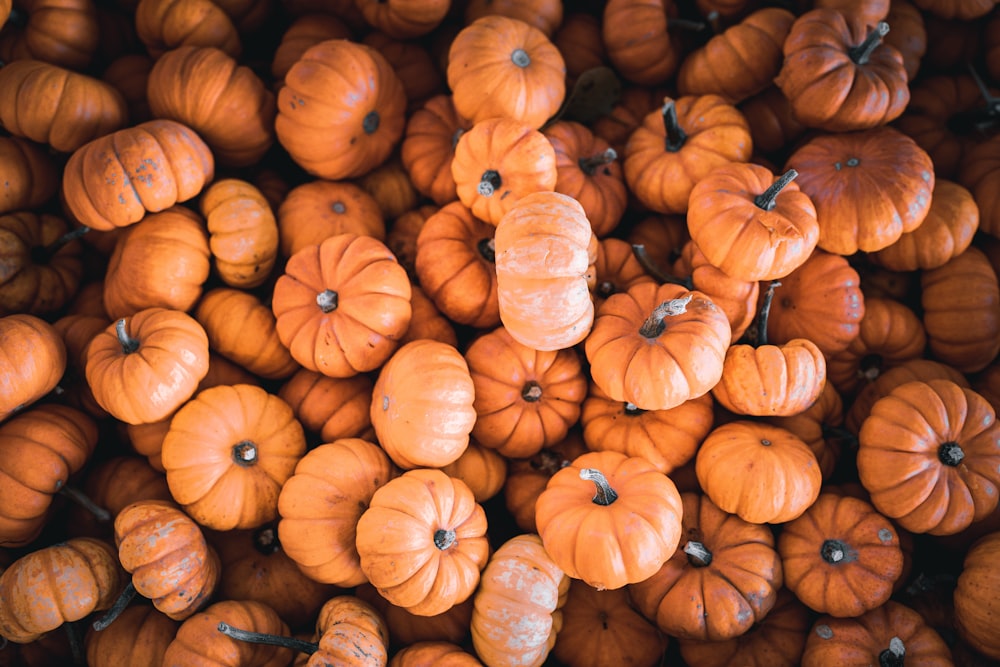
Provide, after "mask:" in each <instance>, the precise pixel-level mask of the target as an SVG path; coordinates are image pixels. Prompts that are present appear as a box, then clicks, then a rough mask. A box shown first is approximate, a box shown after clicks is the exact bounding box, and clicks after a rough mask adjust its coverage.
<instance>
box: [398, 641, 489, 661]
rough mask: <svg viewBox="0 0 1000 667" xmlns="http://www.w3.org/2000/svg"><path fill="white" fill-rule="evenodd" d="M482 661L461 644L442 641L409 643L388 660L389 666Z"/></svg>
mask: <svg viewBox="0 0 1000 667" xmlns="http://www.w3.org/2000/svg"><path fill="white" fill-rule="evenodd" d="M482 664H483V663H481V662H479V661H478V660H476V658H475V656H473V655H472V654H470V653H466V652H465V651H464V650H463V649H462V647H461V646H458V645H457V644H452V643H451V642H444V641H424V642H417V643H415V644H410V645H409V646H407V647H406V648H404V649H402V650H401V651H399V652H398V653H396V655H394V656H393V657H392V660H390V661H389V667H433V666H434V665H440V666H441V667H481V666H482Z"/></svg>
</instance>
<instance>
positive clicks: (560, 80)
mask: <svg viewBox="0 0 1000 667" xmlns="http://www.w3.org/2000/svg"><path fill="white" fill-rule="evenodd" d="M447 76H448V87H449V88H451V90H452V91H454V92H453V101H454V103H455V110H456V111H457V112H458V115H459V116H461V117H462V118H466V119H468V120H469V121H471V122H473V123H478V122H480V121H483V120H486V119H489V118H497V117H507V118H512V119H514V120H517V121H520V122H522V123H525V124H527V125H529V126H530V127H533V128H539V127H541V126H542V125H543V124H544V123H545V121H546V120H548V119H549V118H550V117H551V116H552V115H554V114H555V112H556V110H558V109H559V105H561V104H562V102H563V98H564V97H565V95H566V84H565V78H566V63H565V62H564V61H563V58H562V55H561V54H560V53H559V49H557V48H556V47H555V45H554V44H552V42H551V41H549V38H548V37H546V36H545V33H543V32H542V31H541V30H539V29H538V28H535V27H534V26H531V25H528V24H527V23H525V22H524V21H521V20H518V19H513V18H508V17H506V16H499V15H490V16H484V17H482V18H478V19H476V20H475V21H473V22H471V23H470V24H469V25H466V26H465V27H464V28H463V29H462V30H461V31H460V32H459V33H458V34H457V35H456V36H455V39H454V40H453V41H452V42H451V47H450V48H449V50H448V71H447Z"/></svg>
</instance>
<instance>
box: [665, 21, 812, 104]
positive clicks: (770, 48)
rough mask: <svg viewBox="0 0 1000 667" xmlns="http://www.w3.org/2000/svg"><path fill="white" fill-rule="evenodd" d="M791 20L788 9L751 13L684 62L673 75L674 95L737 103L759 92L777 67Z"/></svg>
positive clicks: (709, 41) (772, 77) (775, 71)
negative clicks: (713, 96)
mask: <svg viewBox="0 0 1000 667" xmlns="http://www.w3.org/2000/svg"><path fill="white" fill-rule="evenodd" d="M794 21H795V16H794V15H793V14H792V13H791V12H790V11H788V10H787V9H781V8H778V7H766V8H764V9H759V10H757V11H755V12H753V13H751V14H749V15H748V16H747V17H746V18H744V19H743V20H742V21H740V22H739V23H737V24H736V25H734V26H732V27H731V28H727V29H726V30H725V31H724V32H722V33H720V34H718V35H716V36H714V37H712V39H710V40H708V43H707V44H705V46H703V47H701V48H700V49H698V50H696V51H694V52H692V53H691V54H689V55H688V56H687V57H686V58H684V60H683V62H682V63H681V66H680V69H679V71H678V72H677V90H678V92H679V93H680V94H681V95H705V94H707V93H713V94H716V95H720V96H722V97H723V98H724V99H725V100H726V101H727V102H729V103H730V104H738V103H739V102H742V101H743V100H745V99H746V98H748V97H751V96H753V95H756V94H757V93H759V92H761V91H763V90H764V89H765V88H767V87H768V86H770V85H771V83H772V81H773V80H774V77H775V75H777V73H778V71H779V70H780V69H781V61H782V59H783V56H782V51H781V45H782V44H783V43H784V41H785V37H787V36H788V31H789V30H790V29H791V27H792V23H793V22H794Z"/></svg>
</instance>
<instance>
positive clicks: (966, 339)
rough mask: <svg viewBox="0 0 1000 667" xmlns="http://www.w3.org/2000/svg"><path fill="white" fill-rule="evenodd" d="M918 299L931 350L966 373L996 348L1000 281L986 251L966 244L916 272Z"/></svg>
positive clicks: (987, 360) (999, 343)
mask: <svg viewBox="0 0 1000 667" xmlns="http://www.w3.org/2000/svg"><path fill="white" fill-rule="evenodd" d="M920 288H921V292H920V304H921V306H923V311H924V312H923V323H924V329H925V330H926V332H927V342H928V345H929V347H930V349H931V353H932V354H933V355H934V357H936V358H937V359H938V360H939V361H942V362H944V363H947V364H949V365H950V366H953V367H955V368H956V369H958V370H959V371H962V372H964V373H973V372H976V371H980V370H982V369H984V368H986V366H987V365H989V363H990V362H991V361H992V360H993V359H994V358H995V357H996V355H997V353H998V352H1000V335H998V333H1000V286H998V283H997V275H996V272H995V271H994V269H993V267H992V266H991V265H990V263H989V261H988V260H987V258H986V256H985V254H984V253H983V252H982V251H980V250H979V249H978V248H968V249H967V250H965V251H964V252H962V253H961V254H959V255H957V256H956V257H954V258H952V259H950V260H948V261H947V262H946V263H945V264H943V265H942V266H940V267H938V268H936V269H932V270H929V271H924V272H922V273H921V275H920Z"/></svg>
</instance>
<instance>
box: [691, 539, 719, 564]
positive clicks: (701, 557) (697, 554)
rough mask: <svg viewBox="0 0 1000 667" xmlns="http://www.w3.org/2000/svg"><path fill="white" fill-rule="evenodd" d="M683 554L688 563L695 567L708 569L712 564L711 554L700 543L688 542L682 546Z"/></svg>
mask: <svg viewBox="0 0 1000 667" xmlns="http://www.w3.org/2000/svg"><path fill="white" fill-rule="evenodd" d="M684 553H686V554H687V557H688V562H689V563H691V565H694V566H695V567H708V566H709V565H711V564H712V552H711V551H709V550H708V549H706V548H705V545H704V544H702V543H701V542H692V541H689V542H688V543H687V544H685V545H684Z"/></svg>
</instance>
